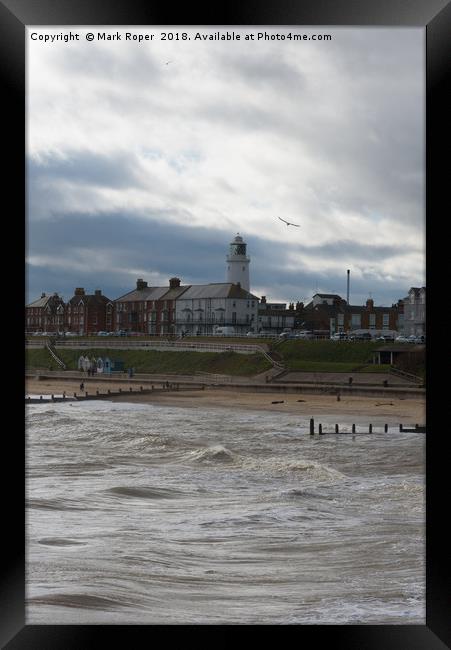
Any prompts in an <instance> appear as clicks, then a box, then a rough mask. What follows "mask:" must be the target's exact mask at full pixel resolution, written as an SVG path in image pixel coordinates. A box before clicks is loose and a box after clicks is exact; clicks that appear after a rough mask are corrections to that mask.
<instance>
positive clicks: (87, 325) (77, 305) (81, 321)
mask: <svg viewBox="0 0 451 650" xmlns="http://www.w3.org/2000/svg"><path fill="white" fill-rule="evenodd" d="M113 308H114V304H113V301H112V300H110V299H109V298H107V297H106V296H104V295H102V292H101V290H100V289H96V290H95V291H94V293H93V294H87V293H85V290H84V289H83V288H77V289H75V292H74V295H73V296H72V298H71V299H70V300H69V301H68V302H67V304H66V327H67V329H68V331H70V332H74V333H77V334H81V335H89V334H96V333H97V332H102V331H107V332H109V331H112V329H113Z"/></svg>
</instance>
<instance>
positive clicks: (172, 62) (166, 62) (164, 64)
mask: <svg viewBox="0 0 451 650" xmlns="http://www.w3.org/2000/svg"><path fill="white" fill-rule="evenodd" d="M168 63H173V61H166V63H165V64H164V65H168Z"/></svg>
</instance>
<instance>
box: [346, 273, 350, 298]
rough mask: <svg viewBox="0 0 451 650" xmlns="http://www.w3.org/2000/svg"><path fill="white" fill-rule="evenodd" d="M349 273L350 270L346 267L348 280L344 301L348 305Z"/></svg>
mask: <svg viewBox="0 0 451 650" xmlns="http://www.w3.org/2000/svg"><path fill="white" fill-rule="evenodd" d="M350 273H351V271H350V270H349V269H348V270H347V276H348V282H347V289H346V302H347V303H348V305H349V274H350Z"/></svg>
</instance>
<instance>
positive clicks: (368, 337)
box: [356, 332, 372, 341]
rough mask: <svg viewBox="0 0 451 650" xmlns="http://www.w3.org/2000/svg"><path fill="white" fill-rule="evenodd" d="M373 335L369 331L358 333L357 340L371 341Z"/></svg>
mask: <svg viewBox="0 0 451 650" xmlns="http://www.w3.org/2000/svg"><path fill="white" fill-rule="evenodd" d="M371 339H372V336H371V334H370V333H369V332H361V333H360V334H356V340H357V341H371Z"/></svg>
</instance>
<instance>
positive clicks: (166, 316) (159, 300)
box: [114, 278, 189, 336]
mask: <svg viewBox="0 0 451 650" xmlns="http://www.w3.org/2000/svg"><path fill="white" fill-rule="evenodd" d="M188 288H189V287H188V286H180V280H179V278H171V279H170V280H169V286H166V287H149V286H147V282H144V280H142V279H141V278H140V279H138V280H137V281H136V289H133V291H130V292H129V293H126V294H124V295H123V296H121V297H120V298H117V299H116V300H115V301H114V329H115V330H116V331H118V330H124V331H126V332H140V333H143V334H150V335H155V336H164V335H170V334H175V329H176V310H175V301H176V300H177V298H178V297H179V296H181V295H182V294H183V293H184V291H186V290H187V289H188Z"/></svg>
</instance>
